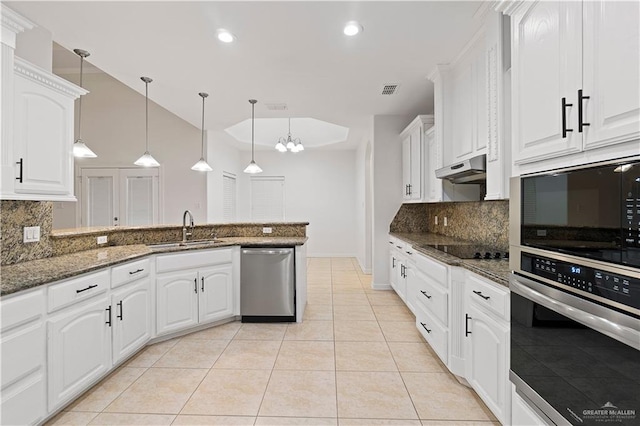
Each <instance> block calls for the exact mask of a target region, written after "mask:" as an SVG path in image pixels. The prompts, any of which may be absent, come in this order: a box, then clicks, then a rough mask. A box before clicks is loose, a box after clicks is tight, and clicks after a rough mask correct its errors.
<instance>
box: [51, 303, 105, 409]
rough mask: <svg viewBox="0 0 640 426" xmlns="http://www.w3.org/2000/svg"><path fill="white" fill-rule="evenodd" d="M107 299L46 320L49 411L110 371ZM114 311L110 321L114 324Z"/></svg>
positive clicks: (74, 308)
mask: <svg viewBox="0 0 640 426" xmlns="http://www.w3.org/2000/svg"><path fill="white" fill-rule="evenodd" d="M108 307H109V300H108V299H107V297H106V296H105V297H100V298H99V299H98V300H95V299H92V300H90V301H86V302H83V303H78V305H77V306H74V307H72V308H68V309H67V310H65V312H64V313H62V314H60V315H57V316H54V317H52V318H51V319H49V321H48V324H47V335H48V342H49V344H48V363H47V370H48V382H49V412H52V411H54V410H55V409H56V408H58V407H59V406H60V405H62V404H64V403H65V402H68V401H70V400H71V399H72V398H73V397H75V396H76V395H77V394H78V393H80V392H81V391H83V390H84V389H86V388H87V386H88V385H89V384H90V383H91V382H93V381H94V380H96V379H97V378H98V377H100V376H102V374H104V373H105V372H106V371H108V370H109V369H110V368H111V327H110V326H109V324H108V320H109V312H108V310H107V308H108ZM113 318H114V316H113V312H111V322H112V323H113Z"/></svg>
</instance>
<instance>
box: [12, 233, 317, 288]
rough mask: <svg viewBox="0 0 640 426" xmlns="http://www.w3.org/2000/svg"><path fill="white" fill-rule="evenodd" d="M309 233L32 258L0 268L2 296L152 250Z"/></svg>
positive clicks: (261, 241) (288, 240)
mask: <svg viewBox="0 0 640 426" xmlns="http://www.w3.org/2000/svg"><path fill="white" fill-rule="evenodd" d="M307 239H308V238H307V237H273V238H268V237H267V238H265V237H226V238H222V239H220V240H218V241H217V242H215V243H209V244H203V245H195V246H173V247H166V248H160V249H158V248H152V247H151V246H146V245H143V244H132V245H124V246H111V247H104V248H99V249H94V250H85V251H80V252H77V253H72V254H65V255H62V256H55V257H48V258H45V259H38V260H31V261H28V262H21V263H16V264H14V265H6V266H2V267H1V268H0V290H1V291H0V296H5V295H8V294H11V293H15V292H18V291H22V290H27V289H30V288H33V287H37V286H40V285H43V284H48V283H51V282H54V281H58V280H62V279H65V278H71V277H74V276H76V275H80V274H84V273H87V272H91V271H95V270H97V269H101V268H105V267H108V266H113V265H117V264H119V263H124V262H128V261H130V260H135V259H138V258H141V257H145V256H148V255H151V254H162V253H172V252H181V251H188V250H201V249H208V248H218V247H229V246H238V245H239V246H243V247H282V246H298V245H303V244H304V243H305V242H306V241H307Z"/></svg>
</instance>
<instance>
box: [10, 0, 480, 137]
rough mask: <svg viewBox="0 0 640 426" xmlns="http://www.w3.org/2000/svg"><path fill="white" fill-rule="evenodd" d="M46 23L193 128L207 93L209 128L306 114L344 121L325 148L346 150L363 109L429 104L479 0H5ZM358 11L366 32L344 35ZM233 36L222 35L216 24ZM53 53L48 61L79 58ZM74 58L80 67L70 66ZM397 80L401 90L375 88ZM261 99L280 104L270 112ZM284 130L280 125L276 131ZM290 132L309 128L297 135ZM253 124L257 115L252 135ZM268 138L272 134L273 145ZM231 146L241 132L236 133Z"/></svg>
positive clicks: (429, 108) (395, 110)
mask: <svg viewBox="0 0 640 426" xmlns="http://www.w3.org/2000/svg"><path fill="white" fill-rule="evenodd" d="M6 4H7V5H8V6H9V7H10V8H12V9H14V10H16V11H17V12H19V13H21V14H23V15H24V16H26V17H27V18H29V19H31V20H32V21H34V22H36V23H37V24H39V25H40V26H42V27H44V28H46V29H48V30H49V31H51V32H52V33H53V39H54V41H56V42H57V43H59V44H60V45H61V46H63V47H65V48H67V49H69V50H71V49H74V48H81V49H85V50H88V51H89V52H90V53H91V56H90V57H89V59H88V61H89V62H91V63H92V64H94V65H95V66H97V67H98V68H100V69H102V70H104V71H105V72H107V73H108V74H110V75H112V76H113V77H115V78H116V79H118V80H120V81H121V82H123V83H124V84H126V85H128V86H129V87H131V88H133V89H134V90H137V91H138V92H140V93H144V83H143V82H142V81H140V77H141V76H148V77H151V78H152V79H153V80H154V81H153V83H151V84H150V86H149V97H150V99H152V100H153V101H155V102H157V103H158V104H160V105H162V106H163V107H164V108H166V109H168V110H169V111H171V112H173V113H174V114H176V115H178V116H180V117H182V118H183V119H185V120H187V121H188V122H190V123H191V124H193V125H194V126H196V127H198V128H199V127H200V120H201V105H202V100H201V98H200V97H199V96H198V92H208V93H209V98H208V99H207V107H206V111H207V117H206V128H207V129H210V130H219V131H222V130H224V129H226V128H228V127H230V126H233V125H235V124H237V123H239V122H242V121H243V120H246V119H247V118H248V117H250V114H251V106H250V104H249V103H248V102H247V100H248V99H251V98H254V99H257V100H258V103H257V104H256V118H272V117H275V118H285V117H288V116H289V115H290V116H292V117H311V118H315V119H318V120H323V121H327V122H329V123H333V124H336V125H339V126H344V127H347V128H348V129H349V133H348V137H347V140H346V141H345V142H342V143H334V144H332V145H330V148H332V149H353V148H355V147H356V146H357V144H358V143H359V142H360V140H361V139H362V138H363V137H364V135H366V132H367V130H368V126H369V125H370V123H371V121H370V120H371V116H373V115H381V114H402V115H410V116H413V115H417V114H424V113H431V112H433V85H432V84H431V83H430V82H429V81H428V80H427V79H426V77H425V76H426V75H427V74H428V73H430V72H431V71H432V70H433V69H434V67H435V65H437V64H440V63H447V62H450V61H451V60H452V59H453V58H454V57H455V56H456V55H457V53H458V52H459V51H460V50H461V49H462V47H463V46H464V44H465V43H466V41H467V40H469V39H470V38H471V36H472V35H473V34H474V33H475V32H476V31H477V30H478V28H479V20H478V19H477V17H475V15H476V14H477V12H478V10H479V9H480V8H481V6H482V2H479V1H476V2H462V1H441V2H436V1H410V2H399V1H387V2H382V1H380V2H378V1H366V2H333V1H331V2H329V1H319V2H308V1H300V2H295V1H288V2H270V1H259V2H240V1H226V2H205V1H201V2H184V1H180V2H149V1H142V2H133V1H125V2H101V1H80V2H56V1H45V2H6ZM350 20H357V21H358V22H360V23H361V24H362V25H363V26H364V31H363V32H362V33H361V34H360V35H358V36H355V37H347V36H345V35H344V34H343V33H342V27H343V26H344V24H345V23H346V22H347V21H350ZM219 28H225V29H227V30H229V31H231V32H232V33H233V34H235V35H236V37H237V40H236V41H235V42H234V43H231V44H225V43H222V42H220V41H218V39H217V38H216V31H217V30H218V29H219ZM60 53H61V52H56V53H55V56H56V60H55V62H56V64H55V65H56V67H58V68H62V69H65V68H70V69H73V68H74V67H78V63H79V62H78V58H77V57H76V56H75V55H73V54H72V53H69V54H68V55H67V56H66V59H65V55H64V52H62V53H63V54H62V55H60ZM76 69H77V68H76ZM388 83H399V84H400V87H399V90H398V93H397V94H395V95H391V96H385V95H381V91H382V87H383V85H385V84H388ZM266 103H286V104H287V106H288V110H287V111H270V110H267V108H266V107H265V104H266ZM281 133H282V136H285V135H286V127H285V128H283V131H282V132H281ZM292 133H294V135H293V136H294V137H300V138H302V139H303V142H304V139H305V135H304V134H300V133H298V134H295V132H292ZM259 136H260V128H259V126H256V140H258V139H259ZM275 142H276V141H273V144H275ZM239 145H244V143H241V142H239Z"/></svg>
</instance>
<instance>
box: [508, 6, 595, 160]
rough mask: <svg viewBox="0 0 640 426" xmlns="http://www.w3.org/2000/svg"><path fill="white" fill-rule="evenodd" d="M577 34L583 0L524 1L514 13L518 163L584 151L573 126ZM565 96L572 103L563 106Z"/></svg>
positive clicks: (579, 64)
mask: <svg viewBox="0 0 640 426" xmlns="http://www.w3.org/2000/svg"><path fill="white" fill-rule="evenodd" d="M581 35H582V2H550V1H535V2H531V3H526V4H524V5H523V6H522V7H520V9H518V11H517V12H516V13H515V14H514V15H513V16H512V43H513V48H512V52H513V55H514V56H513V58H512V69H511V72H512V87H513V106H512V110H513V117H512V120H513V144H514V146H513V156H514V161H515V163H516V164H518V163H526V162H531V161H537V160H542V159H546V158H552V157H556V156H558V155H559V154H569V153H572V152H578V151H580V150H581V149H582V137H581V136H580V133H578V128H577V109H578V108H577V93H578V92H577V91H578V89H579V88H580V81H581V75H582V44H581V41H582V37H581ZM563 98H564V99H565V104H566V105H569V104H570V105H571V106H565V107H564V108H563V102H562V100H563ZM563 114H564V117H565V120H564V121H565V122H564V128H565V129H566V130H567V131H566V132H564V133H565V134H563V119H562V117H563ZM568 130H572V131H568Z"/></svg>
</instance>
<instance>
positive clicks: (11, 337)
mask: <svg viewBox="0 0 640 426" xmlns="http://www.w3.org/2000/svg"><path fill="white" fill-rule="evenodd" d="M45 341H46V339H45V329H44V322H42V321H38V322H35V323H32V324H30V325H29V326H27V327H22V328H19V329H16V330H14V331H11V332H9V333H3V335H2V339H1V340H0V354H1V357H2V370H1V371H2V388H4V387H5V386H7V385H9V384H11V383H13V382H16V381H17V380H19V379H21V378H23V377H26V376H28V375H29V374H31V373H33V372H34V371H37V370H38V369H41V368H43V367H44V358H45V346H44V345H45Z"/></svg>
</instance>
